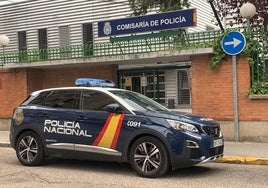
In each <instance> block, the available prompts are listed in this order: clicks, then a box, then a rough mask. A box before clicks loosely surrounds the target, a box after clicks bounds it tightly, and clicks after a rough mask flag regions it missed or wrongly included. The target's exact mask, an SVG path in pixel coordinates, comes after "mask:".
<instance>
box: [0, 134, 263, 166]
mask: <svg viewBox="0 0 268 188" xmlns="http://www.w3.org/2000/svg"><path fill="white" fill-rule="evenodd" d="M0 147H10V143H9V131H0ZM217 162H220V163H237V164H255V165H268V143H255V142H229V141H225V142H224V157H223V158H221V159H219V160H217Z"/></svg>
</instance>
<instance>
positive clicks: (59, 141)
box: [10, 86, 224, 178]
mask: <svg viewBox="0 0 268 188" xmlns="http://www.w3.org/2000/svg"><path fill="white" fill-rule="evenodd" d="M10 142H11V145H12V147H13V148H14V149H15V150H16V155H17V157H18V160H19V161H20V162H21V163H22V164H23V165H26V166H34V165H40V164H42V163H43V162H44V161H45V159H46V158H48V157H60V158H72V159H89V160H106V161H107V160H109V161H118V162H129V163H130V164H131V166H132V167H133V169H134V170H135V171H136V172H137V173H138V175H140V176H143V177H148V178H154V177H159V176H162V175H164V174H165V173H166V172H167V171H168V170H170V169H172V170H174V169H176V168H184V167H190V166H193V165H197V164H200V163H204V162H209V161H213V160H215V159H217V158H220V157H222V156H223V148H224V142H223V136H222V133H221V129H220V125H219V124H218V123H217V122H215V121H213V120H212V119H209V118H204V117H199V116H195V115H192V114H185V113H179V112H172V111H170V110H169V109H167V108H165V107H164V106H162V105H160V104H158V103H157V102H155V101H153V100H151V99H149V98H147V97H145V96H144V95H142V94H139V93H135V92H132V91H128V90H122V89H116V88H104V87H84V86H82V87H64V88H52V89H45V90H39V91H35V92H33V93H32V94H31V95H30V96H29V97H28V98H27V99H26V100H25V101H24V102H23V103H22V104H21V105H20V106H19V107H17V108H16V109H15V110H14V115H13V118H12V122H11V126H10Z"/></svg>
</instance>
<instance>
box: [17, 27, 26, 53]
mask: <svg viewBox="0 0 268 188" xmlns="http://www.w3.org/2000/svg"><path fill="white" fill-rule="evenodd" d="M26 38H27V37H26V31H19V32H18V48H19V51H25V50H27V42H26V40H27V39H26Z"/></svg>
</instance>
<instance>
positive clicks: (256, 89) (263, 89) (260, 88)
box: [248, 82, 268, 95]
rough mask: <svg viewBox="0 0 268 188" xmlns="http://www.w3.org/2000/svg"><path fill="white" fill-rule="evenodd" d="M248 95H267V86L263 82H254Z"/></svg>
mask: <svg viewBox="0 0 268 188" xmlns="http://www.w3.org/2000/svg"><path fill="white" fill-rule="evenodd" d="M248 94H249V95H267V94H268V85H267V84H266V83H265V82H254V83H253V84H252V86H251V88H250V90H249V92H248Z"/></svg>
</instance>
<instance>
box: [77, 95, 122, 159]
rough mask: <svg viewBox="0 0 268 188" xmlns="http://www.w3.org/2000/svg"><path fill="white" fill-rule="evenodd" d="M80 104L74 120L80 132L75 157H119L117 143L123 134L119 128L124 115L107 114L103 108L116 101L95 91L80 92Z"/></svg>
mask: <svg viewBox="0 0 268 188" xmlns="http://www.w3.org/2000/svg"><path fill="white" fill-rule="evenodd" d="M80 102H81V104H80V110H79V112H78V111H77V113H76V119H77V122H78V123H79V127H80V131H81V132H80V136H79V138H78V139H77V140H76V141H75V151H76V155H77V156H78V157H79V158H81V157H85V158H87V156H90V155H92V153H98V154H108V155H120V152H119V150H120V148H118V144H117V143H118V140H119V139H120V137H122V134H123V133H122V131H121V126H122V124H123V121H124V116H125V115H124V114H114V113H109V112H107V111H106V108H105V107H106V106H107V105H109V104H114V103H116V101H115V100H114V99H112V98H111V97H110V96H108V95H106V94H105V93H102V92H100V91H97V90H96V91H95V90H81V100H80ZM81 152H83V155H81ZM87 154H88V155H87Z"/></svg>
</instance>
